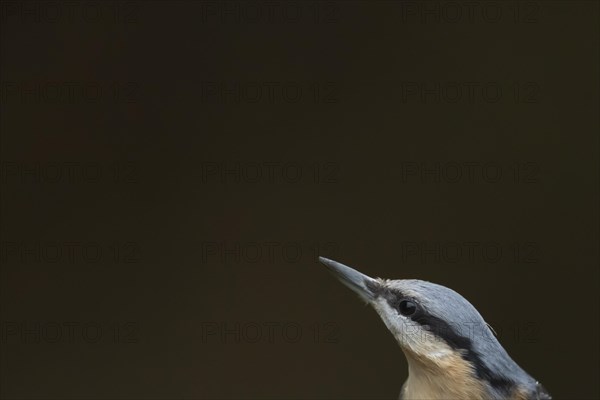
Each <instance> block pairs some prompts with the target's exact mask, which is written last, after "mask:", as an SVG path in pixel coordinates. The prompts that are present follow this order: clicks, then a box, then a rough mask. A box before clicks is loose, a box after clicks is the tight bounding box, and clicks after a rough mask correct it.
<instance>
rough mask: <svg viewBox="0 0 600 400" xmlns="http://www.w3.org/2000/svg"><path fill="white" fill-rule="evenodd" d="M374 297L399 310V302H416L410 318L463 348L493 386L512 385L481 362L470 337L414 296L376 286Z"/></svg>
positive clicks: (453, 344) (506, 388)
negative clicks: (384, 300) (381, 298)
mask: <svg viewBox="0 0 600 400" xmlns="http://www.w3.org/2000/svg"><path fill="white" fill-rule="evenodd" d="M375 296H376V297H379V296H381V297H383V298H384V299H386V301H387V302H388V304H389V305H390V307H391V308H393V309H394V310H398V312H400V311H399V307H400V303H401V302H402V301H404V300H409V301H412V302H414V303H415V304H416V307H417V312H415V313H414V314H413V315H411V316H410V319H411V320H413V321H414V322H416V323H418V324H419V325H421V326H423V328H424V329H427V330H428V331H430V332H431V333H432V334H434V335H435V336H437V337H438V338H440V339H442V340H444V341H445V342H446V343H447V344H448V345H449V346H450V347H452V348H453V349H457V350H463V351H464V352H463V353H462V355H461V356H462V357H463V358H464V359H465V360H467V361H469V362H470V363H472V364H473V366H474V367H475V372H476V374H477V376H478V377H479V378H481V379H484V380H486V381H488V382H489V383H490V385H492V386H493V387H495V388H497V389H499V390H501V391H503V392H506V393H508V392H509V391H510V388H511V387H512V382H511V381H510V380H509V379H507V378H505V377H504V376H498V375H496V374H494V373H493V372H492V371H491V370H490V369H489V368H487V367H486V366H485V364H484V363H483V362H482V360H481V358H480V355H479V354H478V353H477V352H476V351H475V350H474V349H473V344H472V342H471V339H470V338H468V337H465V336H462V335H461V333H460V332H458V331H456V330H455V329H453V327H452V326H451V325H450V324H448V323H447V322H446V321H445V320H443V319H441V318H438V317H436V316H434V315H432V314H430V313H429V312H428V311H427V309H426V308H425V307H423V306H421V305H420V304H419V302H418V301H416V300H415V299H414V298H411V297H410V296H406V295H405V294H404V293H402V292H401V291H399V290H395V289H389V288H384V287H379V288H377V291H376V293H375Z"/></svg>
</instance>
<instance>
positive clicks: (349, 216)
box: [0, 1, 600, 399]
mask: <svg viewBox="0 0 600 400" xmlns="http://www.w3.org/2000/svg"><path fill="white" fill-rule="evenodd" d="M20 4H25V6H24V7H25V8H22V6H20V5H15V3H14V2H3V3H2V7H3V8H2V42H1V43H2V54H1V55H2V63H1V78H2V118H1V127H2V137H1V139H2V142H1V156H2V187H1V189H2V199H1V206H2V209H1V211H2V215H1V217H2V220H1V229H2V231H1V234H2V274H1V298H0V304H1V310H0V311H1V322H2V330H1V333H2V337H1V339H2V341H1V342H0V344H1V356H0V360H1V371H0V372H1V381H0V382H1V389H0V394H1V395H2V397H3V398H27V399H30V398H61V399H64V398H73V399H75V398H77V399H83V398H95V399H105V398H107V399H108V398H144V399H146V398H247V399H254V398H356V399H359V398H393V397H395V396H397V394H398V391H399V389H400V386H401V384H402V382H403V381H404V379H405V377H406V374H407V370H406V364H405V361H404V359H403V355H402V353H401V351H400V350H399V348H398V346H397V345H396V344H395V342H394V340H393V338H392V336H391V335H390V334H389V333H388V332H387V331H386V329H385V327H384V325H383V324H382V323H381V322H380V320H379V318H378V317H377V315H376V314H375V313H374V312H373V311H372V310H370V309H367V308H365V307H364V306H363V305H361V303H360V302H359V301H358V300H357V299H356V298H355V297H356V296H354V295H353V294H352V293H350V292H349V291H348V290H347V289H345V288H343V287H342V286H341V285H340V284H339V283H338V282H336V281H335V280H334V279H333V278H332V277H331V276H330V275H329V274H327V273H326V272H325V270H324V267H322V266H321V265H319V264H318V263H317V262H316V259H315V257H316V255H317V254H323V255H326V256H330V257H332V258H336V259H338V260H340V261H343V262H345V263H348V264H350V265H352V266H355V267H357V268H359V269H361V270H362V271H364V272H365V273H368V274H371V275H376V276H382V277H389V278H405V277H412V278H421V279H427V280H431V281H435V282H438V283H441V284H444V285H446V286H449V287H452V288H454V289H456V290H457V291H459V292H460V293H462V294H463V295H464V296H465V297H467V298H468V299H469V300H470V301H472V302H473V304H474V305H475V306H476V307H477V308H478V309H479V310H480V312H481V313H482V314H483V315H484V317H485V318H486V319H487V320H488V321H489V322H490V323H491V324H492V325H493V326H495V327H496V330H497V331H498V332H499V334H500V340H501V342H502V343H503V345H504V346H505V347H506V348H507V350H508V351H509V353H510V354H511V355H512V356H513V358H514V359H515V360H516V361H517V362H518V363H519V364H520V365H521V366H522V367H523V368H524V369H526V370H527V371H528V372H530V373H531V374H532V375H533V376H535V377H536V378H537V379H539V380H540V381H541V382H542V383H543V384H544V385H545V386H546V387H547V388H548V389H549V390H550V391H551V392H552V393H553V394H554V396H555V397H556V398H598V396H599V387H598V376H599V372H600V371H599V362H598V361H599V358H598V334H599V332H598V218H599V216H598V128H599V125H598V76H599V75H598V69H599V68H598V34H599V32H598V4H597V3H596V2H593V1H589V2H566V1H565V2H558V1H552V2H526V3H520V4H519V5H515V3H513V2H499V3H491V2H484V3H479V4H478V5H477V6H476V8H475V9H474V11H473V14H468V10H469V7H468V6H467V4H466V3H465V2H458V3H444V2H427V3H418V4H417V3H393V2H384V1H379V2H369V3H368V2H366V1H365V2H361V1H356V2H337V3H336V2H325V3H314V2H302V3H280V2H261V3H252V4H250V5H249V3H243V2H226V4H225V6H226V7H227V9H225V11H226V12H225V14H222V11H223V9H222V8H221V9H219V8H215V7H217V6H216V3H214V2H192V3H186V2H173V3H169V4H167V3H161V2H137V3H135V2H131V3H130V2H124V3H116V5H115V3H110V5H109V3H102V5H98V3H95V2H84V3H82V4H83V5H79V6H76V7H75V9H71V11H70V12H71V14H69V16H67V15H66V11H65V8H64V7H66V6H60V5H58V7H59V8H60V7H63V8H62V9H61V10H62V12H63V13H62V14H55V12H56V10H57V8H49V6H47V5H44V3H43V2H25V3H20ZM52 4H53V5H54V6H56V5H57V3H55V2H53V3H52ZM220 4H221V5H220V6H219V7H222V4H223V3H220ZM273 4H274V6H273ZM290 4H291V6H290ZM457 5H458V12H460V14H454V12H455V11H456V7H457ZM284 6H285V7H284ZM15 7H16V8H15ZM19 7H21V8H19ZM111 7H112V8H111ZM273 7H274V8H273ZM289 7H292V8H289ZM423 7H428V8H423ZM284 8H285V9H286V10H288V11H289V12H290V14H285V15H284V14H283V11H282V10H283V9H284ZM288 8H289V9H288ZM273 9H274V10H275V11H274V14H268V10H273ZM297 9H299V10H300V11H299V12H300V14H298V16H297V17H294V14H293V13H292V11H294V10H297ZM484 9H485V10H486V11H485V12H487V14H485V13H483V11H484ZM497 9H500V12H501V14H499V16H498V18H497V19H498V20H497V21H496V16H495V14H493V13H491V12H492V11H494V10H497ZM98 10H100V11H99V12H100V13H101V14H96V13H97V12H98ZM115 10H116V11H117V14H114V12H115ZM213 10H216V11H215V13H213ZM257 10H258V11H257ZM254 12H260V13H261V15H260V16H259V17H257V18H254V17H253V15H254V14H252V13H254ZM490 13H491V14H490ZM236 84H237V85H239V86H237V88H241V89H237V88H236V86H235V85H236ZM414 84H417V85H418V84H421V85H429V86H426V87H428V88H431V87H435V85H436V84H437V85H439V87H440V89H439V90H441V91H442V92H443V93H444V94H448V93H450V92H448V90H450V89H451V88H452V87H455V86H453V85H458V86H459V87H461V88H462V89H461V90H463V92H462V93H463V97H461V98H460V99H458V100H457V101H455V102H452V101H453V100H452V99H449V98H448V97H442V98H440V101H439V102H435V99H432V98H431V97H427V96H428V95H426V97H425V99H423V98H421V97H419V96H418V95H416V96H414V95H410V96H408V97H406V98H404V97H403V96H404V94H405V92H404V90H405V89H406V88H408V87H413V86H411V85H414ZM36 85H38V86H37V87H40V88H44V89H35V87H36ZM67 85H71V87H74V88H75V89H74V92H73V93H79V92H78V90H82V89H81V88H83V87H85V88H88V89H87V90H91V89H89V88H98V87H99V88H100V90H102V92H101V93H100V94H98V95H97V96H96V97H94V96H93V95H90V94H89V91H88V92H86V93H88V95H87V96H83V95H80V94H79V95H78V94H67V95H66V94H64V90H65V89H64V88H65V87H66V86H67ZM214 85H225V86H226V87H227V88H229V89H228V90H229V91H226V92H224V93H221V94H220V95H217V96H216V97H215V96H213V95H211V94H210V93H211V92H207V89H210V88H211V87H212V86H214ZM257 85H259V86H261V87H262V89H261V90H262V92H261V93H262V97H261V98H260V99H258V100H257V101H255V102H252V99H251V98H249V97H247V96H244V95H240V97H239V98H238V97H236V96H238V94H239V93H242V94H243V93H245V92H244V90H248V91H251V90H255V89H256V86H257ZM466 85H475V87H479V89H476V92H475V93H476V95H475V96H474V98H472V99H471V100H469V99H468V98H466V94H465V92H464V88H465V87H466ZM267 86H272V87H275V88H279V89H274V90H275V91H274V92H273V93H274V95H275V97H274V98H273V99H272V100H270V99H269V98H268V96H267V94H266V91H265V89H264V88H265V87H267ZM482 86H485V87H488V88H489V87H501V89H502V93H501V96H500V97H499V98H498V99H497V101H495V102H492V101H490V100H489V99H488V98H486V97H483V96H482V94H481V87H482ZM53 87H59V88H60V89H58V90H61V91H63V92H61V93H62V94H53V93H56V92H52V90H53V89H52V88H53ZM284 87H285V88H286V90H288V89H289V88H294V87H300V88H301V90H302V92H301V94H300V95H298V96H299V97H295V94H294V93H295V92H285V94H286V95H288V97H283V95H282V90H283V89H282V88H284ZM32 88H33V89H32ZM231 88H233V89H231ZM315 88H318V92H317V91H316V89H315ZM515 88H518V89H519V94H520V96H519V98H515V96H514V94H515ZM36 90H37V91H36ZM32 91H33V92H32ZM32 93H33V94H32ZM93 93H94V92H92V94H93ZM253 93H256V92H253ZM290 93H292V95H290ZM486 93H487V92H486ZM115 94H116V96H115ZM451 94H452V93H450V95H451ZM290 96H292V97H293V98H292V97H290ZM213 163H217V164H213ZM236 163H238V165H239V166H240V167H239V168H240V171H242V172H244V174H248V173H252V171H254V169H252V168H253V167H252V166H253V165H257V164H258V165H260V167H261V171H262V172H263V176H262V177H261V178H260V179H255V180H252V179H250V178H248V176H246V175H240V176H239V177H237V176H235V175H232V173H229V175H227V174H226V175H225V176H224V177H223V178H221V177H220V176H217V175H203V173H206V172H207V171H213V169H211V168H214V167H215V165H216V168H218V169H220V170H222V168H223V167H225V168H234V167H235V165H236ZM265 163H272V164H265ZM288 163H289V164H288ZM411 163H416V164H411ZM421 163H425V164H423V165H424V166H425V168H428V166H431V165H435V163H440V165H441V167H440V168H441V170H442V171H443V172H444V173H445V174H446V173H450V172H452V171H453V170H452V166H453V165H461V168H463V167H464V166H465V165H466V164H465V163H474V164H471V165H476V166H477V165H479V166H481V165H488V166H489V165H492V166H496V167H499V168H500V170H501V172H502V177H501V179H500V180H499V181H498V182H496V181H493V179H490V178H489V176H488V177H487V178H485V179H484V178H482V177H481V175H480V174H479V175H478V174H476V175H475V176H474V178H473V180H472V181H471V180H470V179H468V177H467V176H465V175H463V176H462V177H461V178H460V179H458V180H457V181H456V182H455V181H451V180H449V179H446V178H444V177H442V178H441V179H440V182H431V180H430V179H429V178H428V176H427V175H426V176H425V178H424V179H421V178H420V177H419V176H412V175H409V176H408V177H407V178H406V179H403V178H402V173H403V171H406V167H409V168H410V166H414V165H417V166H418V168H421ZM486 163H487V164H486ZM269 165H272V166H274V167H272V168H274V171H275V175H274V176H273V177H271V176H269V175H267V173H268V171H269V169H268V168H270V167H268V166H269ZM285 165H287V166H288V167H289V168H288V169H287V170H286V172H285V175H283V176H282V175H281V167H282V166H285ZM515 166H516V168H517V169H518V171H520V172H521V174H520V175H519V179H518V180H515V178H514V174H513V173H514V169H515ZM207 168H208V169H207ZM290 168H291V169H290ZM315 168H316V169H315ZM66 170H70V171H71V172H72V173H73V174H74V175H73V176H67V175H66V172H65V171H66ZM298 170H299V171H300V172H301V173H302V176H301V177H300V178H299V179H298V180H297V181H296V179H295V173H296V172H297V171H298ZM496 170H497V169H496ZM28 171H29V172H28ZM56 171H61V174H62V175H61V176H60V177H58V178H55V179H52V176H55V175H53V174H54V173H56ZM73 171H74V172H73ZM90 171H91V172H90ZM94 171H96V172H98V171H100V173H101V175H100V176H98V177H95V175H94V174H95V172H94ZM277 171H279V172H277ZM315 171H318V172H319V178H318V179H316V178H315V174H314V173H315ZM425 172H426V171H425ZM471 242H474V243H476V248H477V249H479V250H478V251H477V252H476V253H475V255H474V256H473V258H472V259H469V258H467V257H466V256H465V251H466V250H467V249H468V247H469V246H470V245H468V244H465V243H471ZM73 243H74V244H73ZM411 243H415V244H418V245H419V246H425V248H426V249H431V248H435V246H436V245H438V244H439V245H440V246H441V247H440V249H441V250H440V253H439V254H440V256H439V259H438V258H436V256H435V255H428V253H426V252H425V253H423V256H424V259H422V258H420V257H419V256H413V255H410V254H407V253H406V250H407V248H408V247H410V246H412V245H411ZM453 243H458V248H459V249H460V250H461V251H463V254H462V256H461V257H459V259H458V260H456V258H452V257H451V256H449V255H448V253H447V252H448V251H454V250H456V247H452V246H455V245H454V244H453ZM486 243H487V246H488V247H491V248H492V250H494V251H495V250H501V251H502V256H501V257H500V259H499V260H490V259H489V258H488V259H484V258H482V256H481V254H482V250H481V248H482V247H483V246H484V245H485V244H486ZM490 243H491V244H490ZM515 244H516V245H517V247H518V248H519V249H522V250H523V249H524V252H525V253H526V254H523V252H521V253H519V254H518V255H517V256H516V258H515V253H514V246H515ZM220 245H224V246H226V249H230V250H231V249H233V250H232V251H234V253H230V252H225V253H222V254H219V253H217V254H213V253H211V252H207V249H212V248H213V247H214V246H220ZM53 246H54V247H53ZM84 246H87V247H86V249H87V250H85V251H86V252H88V253H86V254H87V255H88V258H86V259H84V258H83V255H82V254H83V253H82V252H83V251H84V250H83V248H84ZM236 246H238V247H236ZM477 246H478V247H477ZM57 247H58V248H60V249H61V251H62V252H63V253H62V255H60V256H57V257H56V258H52V256H51V255H50V252H52V251H54V250H53V249H56V248H57ZM115 247H116V248H117V249H119V251H120V252H119V253H118V254H116V255H115V253H114V251H115ZM69 248H70V249H74V250H73V252H74V253H72V254H74V255H73V258H69V257H68V256H67V255H66V251H67V249H69ZM236 248H237V249H239V253H237V254H236V253H235V252H236V251H237V250H236ZM257 248H258V249H260V250H261V253H260V254H257V253H256V249H257ZM15 249H16V250H15ZM90 249H91V250H90ZM98 249H99V251H101V252H102V253H101V257H100V259H99V260H90V256H89V255H90V254H91V253H89V251H96V250H98ZM269 249H271V251H269ZM453 249H454V250H453ZM32 252H33V253H32ZM78 254H79V255H78ZM115 257H116V258H115ZM236 324H238V325H236ZM69 325H71V326H75V328H73V329H74V331H73V332H74V334H73V336H72V337H67V333H68V328H67V326H69ZM57 326H59V327H60V330H57V329H56V327H57ZM98 326H99V327H100V328H101V329H102V333H101V334H100V336H99V337H98V340H94V338H93V336H95V332H97V331H95V330H93V329H95V328H93V327H98ZM269 326H272V327H273V336H272V337H269V335H268V333H269V328H268V327H269ZM84 327H85V329H84ZM90 327H92V328H93V329H92V328H90ZM257 327H258V333H260V334H261V335H262V336H261V337H259V338H258V339H257V340H256V342H253V340H252V339H253V338H254V335H255V334H256V332H257ZM207 328H210V329H213V330H207ZM53 329H54V330H53ZM90 329H92V331H90ZM298 329H301V333H300V334H299V335H296V331H297V330H298ZM84 330H85V332H87V333H85V334H84V333H83V331H84ZM224 330H225V333H226V334H225V336H220V334H213V332H221V333H222V332H224ZM90 332H91V333H90ZM227 332H229V333H227ZM232 332H233V333H232ZM58 334H60V335H61V336H60V337H57V336H56V335H58ZM236 335H237V336H236Z"/></svg>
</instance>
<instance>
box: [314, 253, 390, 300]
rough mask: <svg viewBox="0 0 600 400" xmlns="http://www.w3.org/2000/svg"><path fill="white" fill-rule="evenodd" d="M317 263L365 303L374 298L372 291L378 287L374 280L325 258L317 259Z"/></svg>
mask: <svg viewBox="0 0 600 400" xmlns="http://www.w3.org/2000/svg"><path fill="white" fill-rule="evenodd" d="M319 261H320V262H321V263H323V264H324V265H325V266H326V267H327V268H328V269H329V271H331V272H332V273H333V275H335V276H336V278H338V279H339V280H340V282H342V283H343V284H344V285H346V286H347V287H349V288H350V289H352V290H353V291H354V292H355V293H356V294H358V295H359V296H360V297H361V298H362V299H363V300H365V301H366V302H370V301H372V300H373V299H374V298H375V293H374V291H375V290H376V289H377V287H378V286H379V283H378V282H377V281H376V280H375V279H373V278H371V277H369V276H367V275H365V274H362V273H360V272H358V271H357V270H355V269H353V268H350V267H348V266H346V265H344V264H341V263H339V262H337V261H333V260H330V259H328V258H325V257H319Z"/></svg>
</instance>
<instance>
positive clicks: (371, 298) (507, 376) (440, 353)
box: [319, 257, 552, 400]
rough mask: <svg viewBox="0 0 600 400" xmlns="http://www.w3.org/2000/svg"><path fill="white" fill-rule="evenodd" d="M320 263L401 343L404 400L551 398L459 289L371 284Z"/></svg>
mask: <svg viewBox="0 0 600 400" xmlns="http://www.w3.org/2000/svg"><path fill="white" fill-rule="evenodd" d="M319 261H320V262H321V263H322V264H324V265H325V266H326V267H327V268H328V269H329V271H331V272H332V273H333V275H334V276H335V277H337V278H338V279H339V280H340V281H341V283H343V284H344V285H345V286H347V287H348V288H350V289H351V290H352V291H354V292H355V293H356V294H358V295H359V297H360V298H361V299H362V300H363V301H365V302H366V303H367V304H368V305H370V306H372V307H373V308H374V309H375V311H376V312H377V313H378V314H379V316H380V317H381V319H382V320H383V322H384V324H385V326H386V327H387V328H388V330H389V331H390V332H391V333H392V334H393V336H394V337H395V338H396V340H397V342H398V344H399V345H400V348H401V350H402V351H403V353H404V356H405V358H406V361H407V364H408V378H407V379H406V381H405V382H404V384H403V385H402V388H401V390H400V395H399V399H400V400H413V399H423V400H424V399H427V400H433V399H469V400H471V399H472V400H500V399H507V400H549V399H552V397H551V395H550V394H549V392H548V391H547V390H546V389H545V388H544V387H543V386H542V385H541V384H540V383H539V382H538V381H537V380H536V379H534V378H533V377H532V376H530V375H529V374H528V373H527V372H525V371H524V370H523V369H522V368H521V367H519V365H517V363H516V362H515V361H513V360H512V358H511V357H510V356H509V355H508V353H507V352H506V350H505V349H504V348H503V347H502V345H501V344H500V342H499V341H498V340H497V338H496V336H495V334H494V332H493V331H492V328H491V326H490V325H488V324H487V323H486V322H485V320H484V319H483V317H482V316H481V315H480V314H479V312H478V311H477V309H476V308H475V307H474V306H473V305H472V304H471V303H470V302H469V301H468V300H466V299H465V298H464V297H463V296H461V295H460V294H459V293H457V292H455V291H454V290H452V289H450V288H447V287H445V286H442V285H439V284H436V283H432V282H428V281H423V280H418V279H399V280H390V279H381V278H371V277H369V276H367V275H365V274H363V273H361V272H359V271H357V270H355V269H353V268H351V267H348V266H346V265H344V264H342V263H339V262H337V261H333V260H330V259H328V258H325V257H319Z"/></svg>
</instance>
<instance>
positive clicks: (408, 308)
mask: <svg viewBox="0 0 600 400" xmlns="http://www.w3.org/2000/svg"><path fill="white" fill-rule="evenodd" d="M398 310H399V311H400V314H402V315H404V316H405V317H410V316H411V315H413V314H414V313H416V312H417V305H416V304H415V303H413V302H412V301H410V300H401V301H400V304H399V305H398Z"/></svg>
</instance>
